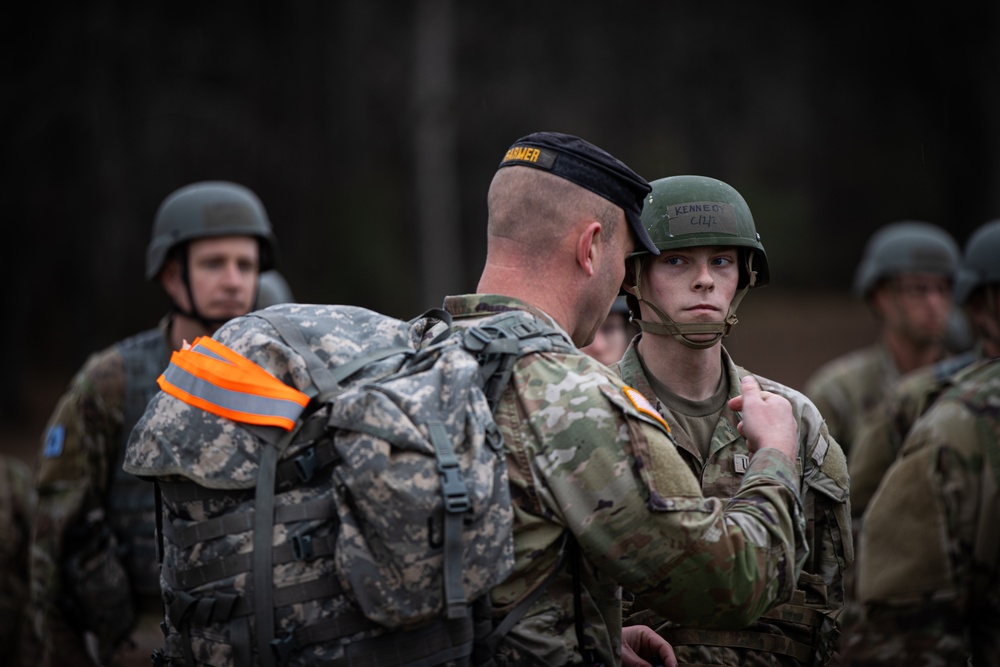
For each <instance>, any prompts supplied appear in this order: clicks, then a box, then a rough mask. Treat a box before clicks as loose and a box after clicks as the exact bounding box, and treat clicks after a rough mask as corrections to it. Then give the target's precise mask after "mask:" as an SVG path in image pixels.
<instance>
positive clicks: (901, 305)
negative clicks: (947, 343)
mask: <svg viewBox="0 0 1000 667" xmlns="http://www.w3.org/2000/svg"><path fill="white" fill-rule="evenodd" d="M873 297H874V299H875V306H876V309H877V310H878V312H879V313H880V314H881V315H882V320H883V323H884V326H885V327H886V328H887V329H889V330H891V331H894V332H896V333H898V334H900V335H902V336H904V337H905V338H907V339H910V340H912V341H914V342H916V343H921V344H934V343H938V342H940V341H942V340H944V335H945V332H946V330H947V327H948V315H949V313H950V312H951V307H952V305H951V304H952V300H951V281H950V280H949V279H948V278H947V277H946V276H942V275H939V274H935V273H907V274H901V275H899V276H896V277H895V278H893V279H891V280H889V281H887V282H885V283H883V284H882V285H880V286H879V287H877V288H876V290H875V292H874V293H873Z"/></svg>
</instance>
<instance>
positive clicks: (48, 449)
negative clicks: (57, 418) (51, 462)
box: [42, 424, 66, 459]
mask: <svg viewBox="0 0 1000 667" xmlns="http://www.w3.org/2000/svg"><path fill="white" fill-rule="evenodd" d="M65 440H66V427H65V426H63V425H62V424H54V425H52V426H50V427H49V430H48V432H47V433H46V434H45V447H44V449H42V456H44V457H45V458H47V459H54V458H56V457H57V456H61V455H62V452H63V442H65Z"/></svg>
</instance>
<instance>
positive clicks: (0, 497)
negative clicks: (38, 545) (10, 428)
mask: <svg viewBox="0 0 1000 667" xmlns="http://www.w3.org/2000/svg"><path fill="white" fill-rule="evenodd" d="M34 506H35V487H34V486H33V485H32V483H31V468H30V467H28V465H27V464H26V463H25V462H24V461H22V460H21V459H19V458H16V457H14V456H7V455H0V655H2V656H3V663H4V664H5V665H19V664H22V661H24V664H31V663H33V660H32V659H31V658H30V657H29V656H30V655H31V653H29V650H30V644H29V638H28V637H27V636H26V633H27V632H28V625H27V622H26V621H27V615H26V614H25V613H24V610H25V609H26V608H27V606H28V546H29V538H30V536H31V519H32V515H33V513H34Z"/></svg>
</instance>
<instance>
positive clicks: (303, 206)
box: [0, 0, 1000, 439]
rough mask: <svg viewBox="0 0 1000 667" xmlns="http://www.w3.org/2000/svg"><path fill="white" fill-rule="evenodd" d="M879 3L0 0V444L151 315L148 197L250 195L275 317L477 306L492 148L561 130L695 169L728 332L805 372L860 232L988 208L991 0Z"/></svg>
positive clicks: (857, 327) (848, 328)
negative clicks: (755, 281)
mask: <svg viewBox="0 0 1000 667" xmlns="http://www.w3.org/2000/svg"><path fill="white" fill-rule="evenodd" d="M893 11H894V12H895V13H894V14H891V15H889V14H884V13H882V12H881V10H879V9H877V8H876V6H874V5H872V4H871V3H858V4H857V5H854V3H847V4H846V5H843V4H829V3H749V2H680V1H674V2H669V1H666V0H662V1H659V2H654V1H652V0H635V1H628V0H623V1H621V2H615V3H612V2H601V1H596V0H578V1H576V2H547V1H545V0H535V1H534V2H524V1H521V0H508V1H505V2H458V1H457V0H413V1H411V2H405V1H403V2H375V1H372V0H343V1H334V0H330V1H327V2H305V1H302V2H288V3H266V4H265V3H245V2H236V1H234V0H219V1H216V2H206V3H185V2H171V3H167V2H162V1H150V2H141V3H138V2H124V1H112V0H91V1H90V2H82V3H63V4H62V5H59V4H57V5H56V6H54V7H53V6H49V5H45V4H38V3H34V4H31V3H23V4H21V5H19V6H18V7H17V8H16V9H8V13H7V14H6V16H5V20H4V21H3V22H0V39H2V43H3V51H4V54H3V55H4V57H3V59H2V64H0V67H2V68H3V86H2V89H0V94H2V101H3V104H2V106H0V114H2V122H0V127H2V132H3V157H4V161H5V163H6V169H5V176H4V177H3V178H2V179H0V188H2V199H0V201H3V202H4V213H3V218H4V239H5V244H6V252H5V253H4V257H5V261H4V262H3V263H2V268H0V271H2V274H0V275H2V277H3V280H4V285H5V286H6V293H7V294H8V299H9V303H10V305H9V306H8V308H7V309H6V314H7V316H6V318H5V320H6V326H4V327H3V332H2V334H0V335H2V337H3V338H2V341H3V343H4V349H5V350H6V352H7V354H6V361H5V363H4V368H5V370H6V373H5V377H4V380H3V385H2V395H0V399H2V403H0V417H2V419H3V421H4V425H5V428H4V430H3V433H5V434H7V433H11V432H14V433H17V434H27V436H28V437H29V438H31V439H35V438H37V436H38V434H39V432H40V430H41V428H42V425H43V423H44V420H45V418H46V417H47V415H48V413H49V412H50V411H51V409H52V407H53V402H54V400H55V399H56V397H57V396H58V394H59V393H60V392H61V390H62V389H63V388H64V387H65V385H66V383H67V382H68V380H69V379H70V376H71V375H72V373H73V372H74V371H75V370H76V368H77V367H78V366H79V365H80V364H81V363H82V362H83V361H84V359H85V358H86V356H87V354H89V353H90V352H92V351H94V350H96V349H99V348H102V347H104V346H106V345H109V344H111V343H112V342H114V341H115V340H118V339H120V338H122V337H124V336H125V335H127V334H131V333H133V332H136V331H139V330H142V329H145V328H148V327H150V326H152V325H153V324H155V322H156V321H157V319H158V318H159V316H160V315H161V314H162V313H163V312H164V309H165V307H166V305H167V302H166V300H165V298H164V297H163V295H162V293H161V291H160V289H159V288H158V286H156V285H154V284H150V283H146V282H144V281H143V279H142V276H143V267H144V255H145V247H146V244H147V242H148V240H149V231H150V227H151V224H152V220H153V215H154V213H155V210H156V207H157V206H158V205H159V203H160V201H161V200H162V199H163V198H164V197H165V196H166V195H167V194H168V193H169V192H171V191H172V190H174V189H176V188H178V187H180V186H182V185H185V184H187V183H190V182H193V181H197V180H204V179H227V180H233V181H237V182H240V183H243V184H245V185H247V186H249V187H250V188H252V189H253V190H255V191H256V192H257V193H258V194H259V195H260V197H261V199H262V200H263V201H264V203H265V205H266V207H267V209H268V211H269V214H270V217H271V219H272V221H273V223H274V226H275V229H276V233H277V235H278V237H279V242H280V245H281V251H282V252H281V265H280V268H281V270H282V272H283V273H284V275H285V276H286V277H287V278H288V280H289V282H290V283H291V285H292V287H293V290H294V292H295V295H296V298H297V299H298V300H299V301H306V302H326V303H329V302H343V303H352V304H358V305H363V306H367V307H371V308H376V309H379V310H383V311H385V312H389V313H391V314H394V315H397V316H401V317H409V316H412V315H415V314H417V313H418V312H420V311H422V310H423V309H425V308H427V307H430V306H434V305H437V303H438V301H439V299H440V295H442V294H443V293H446V292H458V291H472V290H474V288H475V284H476V280H477V277H478V272H479V269H480V268H481V265H482V261H483V259H484V257H485V243H484V240H485V232H484V221H485V213H486V210H485V196H486V190H487V187H488V184H489V180H490V178H491V176H492V174H493V171H494V169H495V167H496V164H497V163H498V161H499V159H500V157H501V155H502V154H503V152H504V150H505V149H506V148H507V146H508V145H509V144H510V143H512V142H513V141H514V140H515V139H517V138H518V137H520V136H522V135H524V134H527V133H529V132H532V131H536V130H542V129H547V130H558V131H564V132H570V133H574V134H579V135H581V136H583V137H585V138H587V139H589V140H590V141H592V142H594V143H596V144H597V145H599V146H601V147H603V148H605V149H607V150H609V151H610V152H611V153H613V154H615V155H616V156H618V157H620V158H621V159H623V160H624V161H625V162H627V163H628V164H630V166H632V167H633V168H635V169H636V170H637V171H639V172H640V173H641V174H643V175H644V176H646V177H647V178H649V179H651V180H652V179H655V178H658V177H661V176H667V175H671V174H678V173H699V174H705V175H710V176H714V177H717V178H720V179H722V180H724V181H726V182H728V183H730V184H732V185H733V186H735V187H736V188H737V189H738V190H740V192H741V193H742V194H743V195H744V197H745V198H746V199H747V200H748V202H749V203H750V206H751V209H752V210H753V212H754V216H755V219H756V221H757V226H758V230H759V231H760V232H761V235H762V238H763V242H764V244H765V246H766V248H767V252H768V257H769V260H770V264H771V273H772V281H773V283H772V286H770V287H768V288H767V291H766V292H762V294H761V295H753V296H751V297H750V298H748V299H747V300H746V302H745V305H744V306H742V307H741V311H740V312H741V316H743V319H744V320H746V323H741V325H740V329H738V330H739V331H740V334H739V335H734V337H733V340H731V341H730V342H729V343H727V345H729V346H731V348H733V347H741V346H742V348H744V349H745V350H746V351H745V352H742V356H741V355H740V354H738V355H737V356H738V358H740V360H741V361H742V362H744V363H745V364H746V365H747V366H750V367H751V368H754V366H755V362H756V363H757V365H758V366H760V365H761V364H763V366H761V367H759V368H757V369H756V370H760V371H761V372H763V373H764V374H767V375H770V376H771V377H775V378H776V379H779V380H782V381H786V382H789V383H792V384H795V383H797V382H800V381H801V380H802V379H803V377H804V375H805V374H806V373H807V372H808V371H809V370H811V368H812V367H814V366H815V364H816V363H818V362H819V361H821V360H823V358H824V357H825V356H829V354H831V353H833V352H839V351H842V349H847V348H848V347H850V346H851V345H853V344H854V343H855V342H857V341H859V340H863V339H865V338H866V337H870V335H871V328H870V326H869V324H870V323H869V322H868V321H867V320H866V319H864V316H865V315H866V313H864V311H863V308H862V307H861V306H860V305H859V304H856V303H852V302H850V300H849V297H848V296H847V288H848V286H849V284H850V280H851V276H852V273H853V270H854V267H855V264H856V262H857V260H858V257H859V254H860V252H861V249H862V247H863V245H864V242H865V241H866V239H867V238H868V236H869V235H870V233H871V232H872V231H873V230H874V229H875V228H877V227H878V226H880V225H882V224H885V223H887V222H890V221H893V220H897V219H923V220H928V221H930V222H935V223H937V224H940V225H942V226H943V227H945V228H946V229H948V230H949V231H950V232H951V233H952V234H953V235H954V236H955V238H956V240H957V241H958V242H959V243H963V242H964V241H965V239H966V237H967V235H968V234H969V232H970V231H971V230H972V229H973V228H974V227H976V226H977V225H979V224H980V223H982V222H984V221H985V220H988V219H990V218H993V217H1000V188H998V187H997V185H998V184H1000V180H998V177H1000V163H998V160H1000V137H998V133H1000V128H998V123H997V121H996V119H997V118H998V116H1000V77H998V75H997V74H998V73H997V69H998V65H1000V53H998V49H1000V47H998V40H997V39H996V35H997V34H998V28H1000V5H998V4H997V3H972V2H969V3H961V2H960V3H948V4H942V3H936V2H934V3H932V2H919V1H918V2H915V3H910V4H909V5H906V6H905V7H900V8H897V9H894V10H893ZM998 261H1000V258H998ZM763 297H766V299H765V298H763ZM838 299H839V300H838ZM845 304H849V305H845ZM859 318H860V319H859ZM751 321H752V322H753V324H752V325H751V324H750V322H751ZM748 356H749V358H748ZM772 369H773V370H772ZM0 437H7V438H13V437H14V436H10V435H2V434H0Z"/></svg>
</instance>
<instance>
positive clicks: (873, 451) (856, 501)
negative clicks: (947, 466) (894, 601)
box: [848, 349, 983, 518]
mask: <svg viewBox="0 0 1000 667" xmlns="http://www.w3.org/2000/svg"><path fill="white" fill-rule="evenodd" d="M982 358H983V354H982V350H981V349H977V350H976V351H974V352H969V353H967V354H962V355H958V356H955V357H949V358H947V359H943V360H942V361H939V362H938V363H936V364H933V365H931V366H925V367H924V368H919V369H917V370H915V371H913V372H911V373H907V374H906V375H904V376H903V377H902V378H900V380H899V382H898V383H897V384H896V385H895V386H894V387H893V388H892V389H891V391H889V393H888V395H887V396H886V397H885V399H884V400H883V401H882V403H881V404H880V405H879V406H878V407H877V408H876V409H875V410H873V411H872V414H871V418H870V420H869V421H868V423H867V424H866V425H865V426H864V428H862V430H861V432H860V433H859V435H858V438H857V440H856V441H855V443H854V447H853V448H852V449H851V456H850V457H849V458H848V470H849V471H850V473H851V512H852V513H853V515H854V517H855V518H861V515H862V514H863V513H864V511H865V508H866V507H867V506H868V501H869V500H871V497H872V494H874V493H875V489H877V488H878V485H879V482H881V481H882V477H883V476H885V471H886V470H888V469H889V466H890V465H892V462H893V461H895V460H896V455H897V454H899V450H900V449H902V447H903V440H904V439H905V438H906V434H907V433H909V431H910V428H911V427H912V426H913V423H914V422H915V421H916V420H917V418H918V417H920V415H922V414H923V413H924V412H925V411H926V410H927V408H929V407H930V405H931V404H932V403H933V402H934V401H935V400H936V399H937V397H938V396H940V395H941V394H942V393H943V392H944V391H945V390H946V389H948V387H950V386H952V385H953V384H955V382H957V381H960V378H961V377H962V375H964V374H966V373H968V372H970V371H971V370H972V369H971V368H970V366H973V365H975V362H977V361H979V360H981V359H982Z"/></svg>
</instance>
